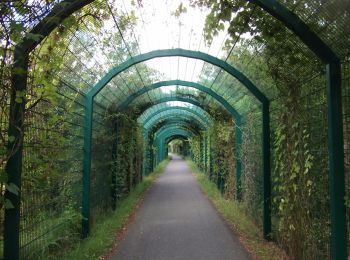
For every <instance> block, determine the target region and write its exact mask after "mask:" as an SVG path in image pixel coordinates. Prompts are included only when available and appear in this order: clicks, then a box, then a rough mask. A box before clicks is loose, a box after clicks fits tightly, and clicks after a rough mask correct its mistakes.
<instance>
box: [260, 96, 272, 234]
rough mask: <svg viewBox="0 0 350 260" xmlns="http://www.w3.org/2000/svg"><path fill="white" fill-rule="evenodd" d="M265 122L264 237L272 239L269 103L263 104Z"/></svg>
mask: <svg viewBox="0 0 350 260" xmlns="http://www.w3.org/2000/svg"><path fill="white" fill-rule="evenodd" d="M262 120H263V124H262V126H263V129H262V131H263V132H262V135H263V144H262V149H263V183H264V213H263V215H264V219H263V236H264V238H265V239H266V240H270V239H271V164H270V109H269V102H268V101H267V102H264V103H263V104H262Z"/></svg>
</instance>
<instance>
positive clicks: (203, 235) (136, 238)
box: [111, 156, 250, 260]
mask: <svg viewBox="0 0 350 260" xmlns="http://www.w3.org/2000/svg"><path fill="white" fill-rule="evenodd" d="M111 259H119V260H124V259H127V260H139V259H140V260H141V259H142V260H160V259H162V260H165V259H179V260H180V259H181V260H186V259H191V260H195V259H198V260H199V259H201V260H205V259H220V260H224V259H239V260H241V259H242V260H245V259H250V257H249V255H248V253H247V252H246V250H245V249H244V247H243V246H242V245H241V244H240V242H239V240H238V239H237V237H235V235H234V234H233V233H232V232H231V230H230V228H229V227H228V226H227V224H226V223H225V221H224V220H223V219H222V218H221V217H220V216H219V214H218V212H217V211H216V210H215V208H214V207H213V205H212V204H211V203H210V202H209V201H208V199H207V198H206V197H205V195H204V194H203V193H202V192H201V190H200V188H199V186H198V184H197V182H196V180H195V178H194V177H193V176H192V175H191V171H190V169H189V167H188V166H187V164H186V163H185V161H184V160H182V159H181V158H180V157H178V156H173V160H171V161H170V163H169V164H168V166H167V167H166V169H165V170H164V173H163V174H162V175H161V176H160V177H159V178H158V179H157V180H156V181H155V183H154V184H153V186H152V187H151V189H150V191H149V193H148V194H147V196H146V198H145V199H144V201H143V203H142V205H141V206H140V208H139V209H138V211H137V212H136V217H135V220H134V221H133V222H132V223H131V224H130V225H129V227H128V230H127V231H126V234H125V236H124V238H123V239H122V241H121V242H120V244H119V245H118V246H117V249H116V251H115V252H114V253H113V254H112V257H111Z"/></svg>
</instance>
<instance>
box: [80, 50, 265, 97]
mask: <svg viewBox="0 0 350 260" xmlns="http://www.w3.org/2000/svg"><path fill="white" fill-rule="evenodd" d="M161 57H185V58H193V59H199V60H202V61H205V62H208V63H210V64H212V65H214V66H217V67H219V68H221V69H223V70H224V71H226V72H227V73H229V74H230V75H231V76H233V77H235V78H236V79H237V80H238V81H239V82H241V83H242V84H243V86H245V87H246V88H247V90H248V91H249V92H250V93H251V94H252V95H253V96H254V97H256V98H257V99H258V100H259V101H260V102H261V103H268V102H269V100H268V99H267V97H266V96H265V95H264V94H263V93H262V92H261V91H260V90H259V89H258V88H257V87H256V86H255V85H254V84H253V82H251V81H250V80H249V79H248V78H247V77H246V76H245V75H244V74H243V73H242V72H240V71H239V70H238V69H236V68H235V67H233V66H232V65H230V64H228V63H227V62H225V61H223V60H220V59H218V58H216V57H214V56H211V55H209V54H206V53H203V52H199V51H191V50H184V49H180V48H178V49H165V50H156V51H151V52H148V53H144V54H140V55H137V56H134V57H132V58H130V59H129V60H127V61H125V62H123V63H122V64H120V65H118V66H117V67H114V68H112V69H111V70H110V71H109V72H108V73H107V74H106V75H105V76H104V77H103V78H102V79H100V81H99V82H98V83H97V84H96V85H95V86H93V87H92V88H91V89H90V90H89V92H88V93H87V96H88V97H89V98H94V97H95V96H96V95H97V94H98V93H99V92H100V91H101V90H102V89H103V88H104V87H105V86H106V85H107V84H108V83H109V82H110V81H111V80H112V79H113V78H114V77H116V76H117V75H118V74H120V73H121V72H123V71H124V70H126V69H128V68H130V67H132V66H134V65H136V64H138V63H141V62H144V61H148V60H151V59H154V58H161Z"/></svg>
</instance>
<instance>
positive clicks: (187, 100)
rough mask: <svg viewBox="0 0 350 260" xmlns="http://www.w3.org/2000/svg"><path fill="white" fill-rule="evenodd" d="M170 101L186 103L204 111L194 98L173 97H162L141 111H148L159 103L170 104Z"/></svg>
mask: <svg viewBox="0 0 350 260" xmlns="http://www.w3.org/2000/svg"><path fill="white" fill-rule="evenodd" d="M172 101H180V102H187V103H190V104H192V105H194V106H197V107H200V108H202V109H203V110H204V106H203V105H202V104H201V103H200V102H199V101H198V100H197V99H194V98H189V97H179V96H173V97H162V98H159V99H157V100H155V101H154V102H153V103H152V104H149V105H148V106H145V107H143V111H145V110H147V109H149V108H150V107H152V106H154V105H157V104H160V103H165V102H172Z"/></svg>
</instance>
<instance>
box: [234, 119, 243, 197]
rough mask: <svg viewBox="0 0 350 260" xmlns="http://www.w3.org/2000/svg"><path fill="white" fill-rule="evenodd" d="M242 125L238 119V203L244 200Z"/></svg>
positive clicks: (236, 151)
mask: <svg viewBox="0 0 350 260" xmlns="http://www.w3.org/2000/svg"><path fill="white" fill-rule="evenodd" d="M241 127H242V124H241V119H240V118H237V119H236V129H235V130H236V131H235V135H236V149H235V156H236V199H237V200H238V201H241V199H242V182H241V175H242V161H241V148H242V130H241Z"/></svg>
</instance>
